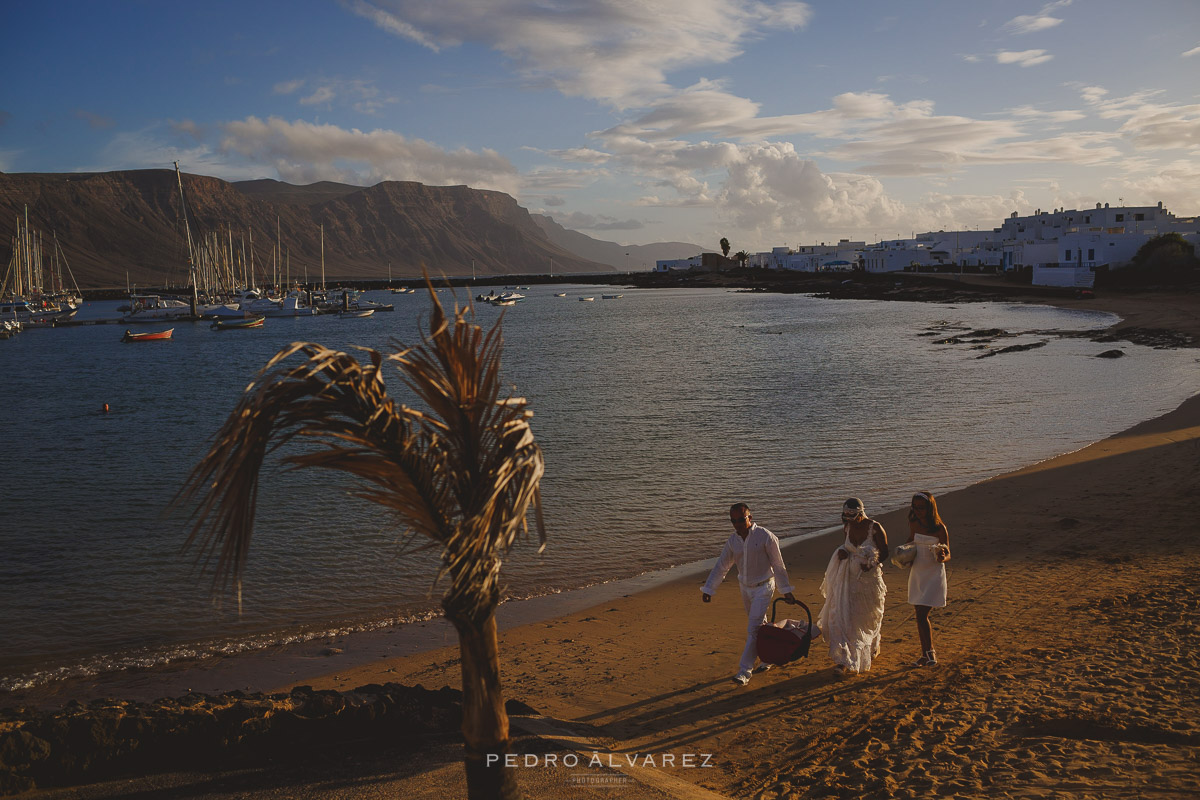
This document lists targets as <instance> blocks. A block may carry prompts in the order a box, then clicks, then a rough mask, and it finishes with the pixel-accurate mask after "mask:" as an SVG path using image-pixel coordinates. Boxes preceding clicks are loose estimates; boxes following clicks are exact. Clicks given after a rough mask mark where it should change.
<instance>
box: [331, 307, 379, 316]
mask: <svg viewBox="0 0 1200 800" xmlns="http://www.w3.org/2000/svg"><path fill="white" fill-rule="evenodd" d="M374 313H375V309H373V308H359V309H354V310H351V311H339V312H338V316H339V317H369V316H371V315H372V314H374Z"/></svg>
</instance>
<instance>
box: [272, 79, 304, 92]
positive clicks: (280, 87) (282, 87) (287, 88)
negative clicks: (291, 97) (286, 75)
mask: <svg viewBox="0 0 1200 800" xmlns="http://www.w3.org/2000/svg"><path fill="white" fill-rule="evenodd" d="M302 86H304V79H303V78H297V79H296V80H294V81H282V82H280V83H277V84H275V85H274V86H273V87H272V89H271V90H272V91H273V92H275V94H293V93H295V92H298V91H299V90H300V88H301V87H302Z"/></svg>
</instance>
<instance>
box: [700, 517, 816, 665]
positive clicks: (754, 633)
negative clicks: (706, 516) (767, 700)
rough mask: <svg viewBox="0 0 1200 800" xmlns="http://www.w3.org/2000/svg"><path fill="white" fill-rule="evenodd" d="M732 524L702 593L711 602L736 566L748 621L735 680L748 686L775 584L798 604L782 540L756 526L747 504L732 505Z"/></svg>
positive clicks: (730, 519) (790, 601)
mask: <svg viewBox="0 0 1200 800" xmlns="http://www.w3.org/2000/svg"><path fill="white" fill-rule="evenodd" d="M729 521H730V522H732V523H733V533H731V534H730V535H729V540H728V541H726V542H725V548H724V549H723V550H722V551H721V557H720V558H718V559H717V563H716V564H715V565H714V566H713V568H712V572H710V573H709V574H708V582H707V583H705V584H704V588H703V589H701V590H700V591H701V593H702V594H701V597H702V598H703V600H704V602H706V603H707V602H709V601H710V600H712V597H713V595H714V594H716V593H717V587H718V586H720V585H721V581H723V580H725V575H726V574H727V573H728V572H729V570H730V568H731V567H732V566H733V565H734V564H737V568H738V583H739V584H741V589H742V604H743V605H744V606H745V607H746V617H747V620H746V648H745V649H744V650H743V651H742V660H741V662H740V663H739V664H738V672H737V675H734V676H733V681H734V683H740V684H742V685H745V684H747V683H749V682H750V675H751V673H752V672H753V671H754V662H755V661H756V660H757V658H758V656H757V652H756V650H757V645H758V628H759V626H760V625H762V624H763V623H765V622H766V621H767V608H768V607H769V606H770V605H771V597H772V596H773V595H774V594H775V588H776V585H778V587H779V591H781V592H783V596H784V597H786V598H787V601H788V602H789V603H794V602H796V598H795V597H793V596H792V584H791V583H790V582H789V581H788V575H787V567H785V566H784V564H783V555H782V554H780V552H779V539H778V538H776V536H775V534H773V533H771V532H770V531H769V530H767V529H766V528H764V527H763V526H761V525H755V524H754V517H753V515H751V513H750V507H749V506H747V505H746V504H745V503H734V504H733V505H732V506H730V508H729ZM770 668H771V665H770V664H763V665H762V666H761V667H759V671H760V672H762V671H765V670H768V669H770Z"/></svg>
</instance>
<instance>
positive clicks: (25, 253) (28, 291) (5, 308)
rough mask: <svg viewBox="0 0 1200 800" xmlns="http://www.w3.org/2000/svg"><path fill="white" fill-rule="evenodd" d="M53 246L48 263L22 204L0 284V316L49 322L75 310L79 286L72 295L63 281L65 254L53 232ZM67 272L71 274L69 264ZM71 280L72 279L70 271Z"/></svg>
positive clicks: (29, 322) (34, 322)
mask: <svg viewBox="0 0 1200 800" xmlns="http://www.w3.org/2000/svg"><path fill="white" fill-rule="evenodd" d="M53 247H54V249H53V252H52V254H51V258H52V263H50V264H47V262H46V259H45V248H44V243H43V237H42V234H41V233H40V232H38V231H36V230H33V229H32V228H30V227H29V207H28V206H26V207H25V219H24V224H23V225H22V220H21V217H20V216H18V217H17V229H16V233H15V234H14V236H13V249H12V257H11V258H10V259H9V262H8V270H7V272H6V273H5V276H4V281H3V283H2V284H0V319H3V320H5V321H8V322H17V323H21V324H22V325H53V324H55V323H56V322H60V321H64V320H67V319H70V318H71V317H73V316H74V315H75V313H76V312H77V311H78V310H79V305H78V302H79V299H80V298H79V297H78V295H79V287H78V286H76V287H75V295H72V294H71V293H70V292H68V291H67V289H66V285H65V283H64V281H63V276H62V267H63V264H65V263H66V254H65V253H63V252H62V248H61V247H60V246H59V244H58V237H57V236H55V237H54V241H53ZM67 273H68V274H71V268H70V265H69V264H68V265H67ZM71 281H72V283H74V281H75V276H74V275H73V274H72V275H71ZM47 282H49V284H50V285H49V287H47ZM55 283H57V289H56V288H55Z"/></svg>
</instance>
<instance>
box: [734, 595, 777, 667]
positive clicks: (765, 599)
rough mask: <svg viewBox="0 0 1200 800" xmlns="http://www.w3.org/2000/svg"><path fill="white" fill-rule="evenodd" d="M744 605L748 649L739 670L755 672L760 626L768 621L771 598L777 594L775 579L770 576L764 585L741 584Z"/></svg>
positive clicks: (739, 664) (743, 652)
mask: <svg viewBox="0 0 1200 800" xmlns="http://www.w3.org/2000/svg"><path fill="white" fill-rule="evenodd" d="M739 586H740V588H741V590H742V605H744V606H745V607H746V649H744V650H743V651H742V660H741V661H740V662H739V663H738V672H753V671H754V662H755V661H757V660H758V628H759V626H760V625H763V624H764V623H766V621H767V612H768V611H769V610H770V608H771V598H772V597H773V596H774V595H775V579H774V578H770V579H769V580H768V581H767V582H766V583H764V584H763V585H762V586H755V587H749V586H741V585H740V584H739Z"/></svg>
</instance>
